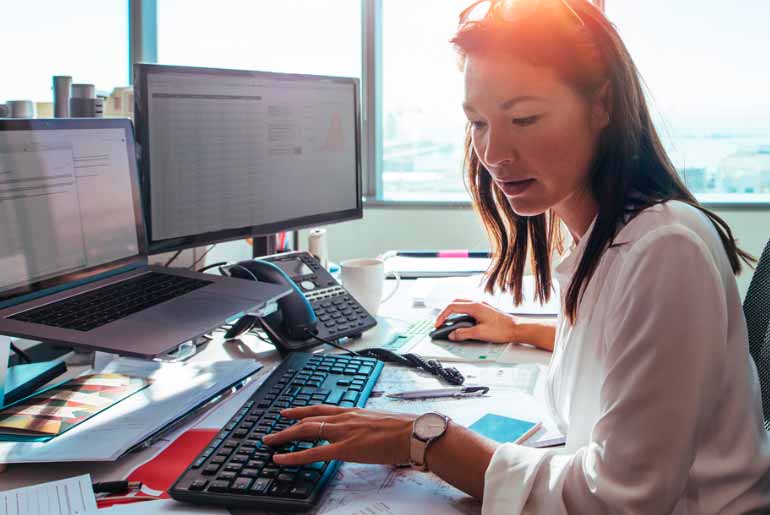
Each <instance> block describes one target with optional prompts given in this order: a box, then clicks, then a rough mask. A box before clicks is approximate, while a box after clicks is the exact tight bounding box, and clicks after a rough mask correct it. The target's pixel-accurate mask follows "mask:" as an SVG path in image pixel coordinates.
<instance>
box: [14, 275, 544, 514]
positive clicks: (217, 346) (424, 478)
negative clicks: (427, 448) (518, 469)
mask: <svg viewBox="0 0 770 515" xmlns="http://www.w3.org/2000/svg"><path fill="white" fill-rule="evenodd" d="M388 282H389V284H387V285H386V291H387V290H388V289H389V288H390V287H391V285H392V282H390V281H388ZM410 287H411V283H410V282H409V281H402V283H401V287H400V288H399V291H398V292H397V293H396V294H395V295H394V296H393V297H392V298H391V299H390V300H389V301H388V302H387V303H384V304H383V305H382V306H381V308H380V313H379V316H378V317H377V318H378V322H379V323H378V326H377V327H375V328H374V329H372V330H370V331H368V332H367V333H365V334H364V336H363V338H361V339H360V340H357V341H355V342H353V344H352V345H351V346H350V348H352V349H353V350H355V349H361V348H366V347H376V346H381V345H382V343H383V342H386V341H389V340H390V339H392V337H393V336H394V335H395V334H396V333H397V332H399V331H401V330H403V329H405V328H406V327H408V325H409V324H410V323H411V322H414V321H416V320H422V319H425V318H432V317H433V316H434V314H435V312H434V311H431V310H429V309H427V308H417V307H413V306H412V301H411V298H410V294H409V290H410ZM216 334H217V338H216V339H215V340H214V341H212V342H210V343H209V344H207V345H206V346H205V348H203V349H202V350H201V352H199V354H198V355H196V356H194V357H193V358H191V360H192V361H206V360H226V359H257V360H259V361H261V362H262V363H263V364H264V366H265V368H264V369H263V370H262V371H260V372H259V376H258V377H264V376H266V375H268V374H269V373H270V371H271V370H272V369H273V368H274V366H275V365H277V364H278V362H279V361H280V357H279V355H278V353H277V352H276V351H275V350H274V349H273V347H272V345H269V344H267V343H264V342H261V341H260V340H259V339H258V338H256V337H253V336H245V337H243V339H242V340H241V341H239V342H230V343H224V342H223V341H222V336H221V333H216ZM317 351H318V352H329V351H330V348H329V346H322V347H319V348H318V349H317ZM456 365H457V367H458V368H459V369H460V370H461V371H462V372H463V373H464V374H465V375H466V378H467V382H468V383H469V384H473V383H479V384H486V385H487V386H490V387H491V390H490V396H489V397H486V398H475V399H449V400H447V399H440V400H433V401H400V400H394V399H389V398H387V397H384V396H379V397H374V396H373V397H372V398H371V399H370V400H369V402H368V404H367V407H370V408H375V409H385V410H390V411H401V412H412V413H420V412H424V411H427V410H431V409H432V410H437V411H441V412H443V413H446V414H447V415H449V416H450V417H452V418H453V419H454V420H456V421H457V422H459V423H462V424H465V425H469V424H470V423H472V422H474V421H475V420H477V419H478V418H480V416H482V415H483V414H485V413H488V412H490V411H496V412H501V411H500V410H501V409H502V410H503V411H502V412H501V413H503V414H507V415H510V416H515V417H519V418H525V419H541V420H545V418H546V410H545V408H544V406H543V403H542V402H541V401H540V400H538V399H542V386H543V381H542V378H543V376H544V374H543V373H542V369H541V373H540V379H541V380H539V381H538V383H537V386H536V388H535V391H534V395H529V394H526V393H522V392H521V391H517V389H516V388H511V387H509V386H506V382H507V381H508V378H509V376H508V375H506V374H507V373H511V372H512V370H513V369H515V368H516V367H511V366H506V367H500V366H497V365H495V364H493V363H484V364H456ZM527 366H530V367H531V366H536V365H527ZM77 372H78V371H77V370H73V373H77ZM254 383H257V381H255V382H254ZM438 385H439V383H438V381H437V379H436V378H434V377H433V376H430V375H427V374H424V373H418V372H416V371H414V370H412V369H404V368H401V367H394V366H391V365H386V367H385V369H384V370H383V373H382V375H381V377H380V380H379V381H378V383H377V385H376V386H375V392H382V391H384V392H386V393H392V392H393V391H396V390H399V391H400V390H406V389H418V388H436V387H437V386H438ZM255 387H256V384H254V385H253V386H251V387H248V388H244V389H243V391H242V392H239V393H238V394H236V395H235V396H233V398H231V399H228V400H227V401H226V402H224V403H223V404H221V405H219V406H217V407H215V408H214V410H212V411H213V412H212V413H208V414H206V415H202V416H201V417H199V418H198V419H196V420H200V419H201V418H203V417H205V416H212V417H216V418H217V419H221V420H227V419H228V418H229V417H230V415H231V414H233V413H234V412H235V411H236V410H237V409H238V408H239V407H240V405H241V404H242V403H243V402H245V400H246V398H247V396H248V395H250V393H251V392H253V390H254V389H255ZM501 399H503V400H504V401H505V402H504V403H503V405H501V402H500V401H501ZM194 423H195V421H191V422H190V423H189V424H188V425H187V426H186V427H185V428H181V429H179V430H177V431H175V432H173V433H172V434H169V435H168V438H167V439H166V440H165V441H161V442H158V443H157V444H155V445H153V446H151V447H149V448H148V449H145V450H142V451H140V452H137V453H134V454H130V455H128V456H124V457H123V458H121V459H119V460H117V461H115V462H111V463H53V464H50V463H49V464H45V465H35V464H30V465H26V464H25V465H9V466H8V467H7V469H6V470H5V471H4V472H2V473H0V489H1V490H6V489H11V488H16V487H20V486H26V485H30V484H36V483H41V482H44V481H52V480H56V479H63V478H66V477H71V476H75V475H79V474H84V473H90V474H91V476H92V478H93V480H94V481H109V480H116V479H123V478H125V477H126V476H127V475H128V474H129V472H131V471H132V470H133V469H135V468H136V467H138V466H139V465H141V464H142V463H144V462H146V461H148V460H149V459H151V458H152V457H153V456H154V455H155V454H157V453H158V452H160V450H161V449H162V448H163V447H165V446H166V445H167V444H168V442H169V441H173V439H175V438H176V437H177V436H178V435H180V434H181V433H182V432H184V431H185V430H186V429H187V428H188V427H189V426H190V425H192V424H194ZM549 424H550V423H549ZM415 490H417V491H419V492H418V493H420V494H423V493H426V494H427V495H430V496H433V497H434V498H435V500H438V501H439V503H438V504H441V503H447V504H449V505H451V507H453V508H454V509H455V510H456V511H459V512H460V513H467V514H472V513H473V514H475V513H479V512H480V509H481V507H480V503H479V502H478V501H475V500H474V499H472V498H470V497H468V496H467V495H466V494H464V493H463V492H460V491H459V490H457V489H455V488H454V487H451V486H449V485H447V484H446V483H444V482H443V481H441V480H440V479H438V478H437V477H436V476H434V475H432V474H423V473H420V472H415V471H411V470H403V469H394V468H393V467H390V466H377V465H359V464H352V463H346V464H344V465H343V466H342V467H341V468H340V470H339V472H338V478H337V480H336V481H335V482H334V483H332V485H331V486H330V488H328V489H327V492H326V495H325V496H324V498H323V499H322V501H321V502H320V503H319V505H318V509H317V510H316V513H325V512H328V511H331V510H334V509H335V508H338V507H342V506H346V505H348V504H349V503H351V502H352V501H354V500H358V499H361V498H363V497H366V496H367V495H376V494H378V493H398V495H401V493H402V492H411V493H414V492H415ZM233 513H236V512H235V511H233ZM237 513H239V514H246V513H261V512H257V511H254V512H246V511H243V510H240V511H238V512H237Z"/></svg>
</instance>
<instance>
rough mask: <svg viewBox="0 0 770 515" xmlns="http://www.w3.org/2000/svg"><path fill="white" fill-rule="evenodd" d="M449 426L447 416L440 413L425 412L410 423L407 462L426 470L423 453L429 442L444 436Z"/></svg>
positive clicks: (426, 465)
mask: <svg viewBox="0 0 770 515" xmlns="http://www.w3.org/2000/svg"><path fill="white" fill-rule="evenodd" d="M447 427H449V417H447V416H445V415H442V414H440V413H432V412H431V413H425V414H424V415H420V416H419V417H417V418H416V419H415V420H414V423H413V424H412V439H411V444H410V446H409V464H410V465H411V466H412V468H416V469H417V470H420V471H422V472H427V471H428V464H427V463H426V462H425V453H426V452H427V451H428V447H429V446H430V444H432V443H433V442H435V441H436V440H438V439H439V438H441V437H442V436H444V433H446V430H447Z"/></svg>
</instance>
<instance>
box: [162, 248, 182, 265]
mask: <svg viewBox="0 0 770 515" xmlns="http://www.w3.org/2000/svg"><path fill="white" fill-rule="evenodd" d="M181 253H182V249H179V250H177V251H176V252H175V253H174V255H173V256H171V259H169V260H168V261H166V264H165V265H163V266H165V267H168V266H170V265H171V263H173V262H174V260H175V259H176V258H178V257H179V254H181Z"/></svg>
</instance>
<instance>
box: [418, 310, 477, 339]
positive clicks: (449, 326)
mask: <svg viewBox="0 0 770 515" xmlns="http://www.w3.org/2000/svg"><path fill="white" fill-rule="evenodd" d="M474 325H476V319H475V318H473V317H472V316H470V315H457V316H453V317H449V318H447V319H446V320H444V323H443V324H441V325H440V326H438V327H437V328H436V329H434V330H433V331H431V332H430V333H428V334H429V335H430V337H431V339H432V340H448V339H449V333H451V332H452V331H454V330H455V329H460V328H463V327H473V326H474Z"/></svg>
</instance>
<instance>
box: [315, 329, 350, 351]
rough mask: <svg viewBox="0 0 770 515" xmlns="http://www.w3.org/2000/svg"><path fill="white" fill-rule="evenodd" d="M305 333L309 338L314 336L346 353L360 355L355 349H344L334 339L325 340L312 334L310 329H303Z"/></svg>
mask: <svg viewBox="0 0 770 515" xmlns="http://www.w3.org/2000/svg"><path fill="white" fill-rule="evenodd" d="M305 335H306V336H308V337H309V338H315V339H316V340H318V341H319V342H323V343H326V344H328V345H331V346H332V347H337V348H338V349H340V350H344V351H345V352H347V353H348V354H350V355H352V356H360V354H359V353H357V352H356V351H354V350H350V349H346V348H345V347H343V346H342V345H340V344H338V343H337V342H335V341H332V340H327V339H326V338H322V337H320V336H318V335H317V334H313V333H312V332H311V331H310V329H305Z"/></svg>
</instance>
